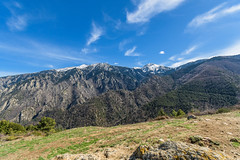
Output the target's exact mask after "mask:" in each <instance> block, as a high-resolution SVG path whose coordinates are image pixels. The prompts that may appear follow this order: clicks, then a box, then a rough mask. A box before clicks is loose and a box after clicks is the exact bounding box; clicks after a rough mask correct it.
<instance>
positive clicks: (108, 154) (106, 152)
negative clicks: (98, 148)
mask: <svg viewBox="0 0 240 160" xmlns="http://www.w3.org/2000/svg"><path fill="white" fill-rule="evenodd" d="M104 156H105V157H106V158H109V156H110V151H109V149H106V150H105V151H104Z"/></svg>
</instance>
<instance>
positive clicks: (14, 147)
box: [0, 127, 101, 159]
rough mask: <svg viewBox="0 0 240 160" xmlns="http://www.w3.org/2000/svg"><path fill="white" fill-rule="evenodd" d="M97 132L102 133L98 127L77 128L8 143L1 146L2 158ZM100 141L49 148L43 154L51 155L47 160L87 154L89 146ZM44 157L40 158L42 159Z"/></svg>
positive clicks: (0, 155)
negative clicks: (82, 153)
mask: <svg viewBox="0 0 240 160" xmlns="http://www.w3.org/2000/svg"><path fill="white" fill-rule="evenodd" d="M96 131H101V129H98V128H97V127H85V128H77V129H72V130H68V131H63V132H59V133H55V134H53V135H49V136H46V137H35V138H34V139H32V140H20V141H12V142H9V143H6V144H4V145H0V157H6V156H7V155H9V154H12V153H18V152H22V151H23V152H24V151H30V152H32V151H36V150H41V149H42V148H43V147H46V146H48V144H51V143H54V142H56V141H62V142H65V141H66V139H71V138H81V137H87V136H89V135H90V134H93V133H95V132H96ZM97 141H98V139H90V140H88V139H86V140H84V141H83V142H79V144H73V145H71V144H69V145H68V144H66V148H60V147H58V148H54V147H53V148H49V149H46V150H44V151H43V152H45V153H49V154H48V156H47V158H48V159H51V158H53V157H54V156H56V155H58V154H63V153H73V152H75V151H77V152H85V151H87V150H88V149H89V146H90V145H92V144H94V143H96V142H97ZM41 158H43V157H40V159H41Z"/></svg>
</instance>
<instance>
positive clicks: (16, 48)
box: [0, 38, 97, 63]
mask: <svg viewBox="0 0 240 160" xmlns="http://www.w3.org/2000/svg"><path fill="white" fill-rule="evenodd" d="M16 41H18V45H12V44H16ZM77 50H78V49H72V48H67V47H63V46H61V47H59V46H55V45H49V44H42V43H39V42H36V41H32V40H27V39H22V38H20V39H17V38H16V40H15V39H14V40H13V41H11V42H9V43H0V52H1V53H5V54H13V55H16V54H17V55H21V56H24V57H31V58H33V59H43V60H52V61H56V60H58V61H70V62H78V63H79V62H81V63H96V62H97V61H95V60H93V59H92V58H91V57H90V56H86V55H82V54H79V53H80V52H79V51H77Z"/></svg>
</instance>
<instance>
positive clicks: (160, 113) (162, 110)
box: [158, 108, 167, 116]
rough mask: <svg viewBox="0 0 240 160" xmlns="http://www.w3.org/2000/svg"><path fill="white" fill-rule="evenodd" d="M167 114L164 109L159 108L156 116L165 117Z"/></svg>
mask: <svg viewBox="0 0 240 160" xmlns="http://www.w3.org/2000/svg"><path fill="white" fill-rule="evenodd" d="M166 115H167V114H166V113H165V111H164V109H163V108H161V109H160V110H159V111H158V116H166Z"/></svg>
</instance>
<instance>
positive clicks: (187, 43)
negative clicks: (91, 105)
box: [0, 0, 240, 76]
mask: <svg viewBox="0 0 240 160" xmlns="http://www.w3.org/2000/svg"><path fill="white" fill-rule="evenodd" d="M236 54H240V1H239V0H34V1H30V0H16V1H15V0H1V1H0V76H7V75H14V74H22V73H32V72H39V71H42V70H51V69H58V68H65V67H72V66H79V65H82V64H87V65H90V64H94V63H109V64H111V65H118V66H125V67H142V66H144V65H145V64H148V63H154V64H160V65H164V66H168V67H178V66H180V65H182V64H185V63H188V62H192V61H195V60H199V59H205V58H211V57H214V56H231V55H236Z"/></svg>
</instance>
